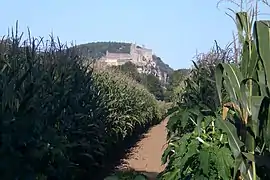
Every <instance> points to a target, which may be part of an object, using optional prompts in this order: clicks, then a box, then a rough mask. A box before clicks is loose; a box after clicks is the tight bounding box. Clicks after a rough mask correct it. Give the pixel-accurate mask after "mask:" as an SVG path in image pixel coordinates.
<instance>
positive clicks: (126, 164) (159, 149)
mask: <svg viewBox="0 0 270 180" xmlns="http://www.w3.org/2000/svg"><path fill="white" fill-rule="evenodd" d="M167 122H168V120H167V119H166V120H164V121H163V122H161V123H160V124H158V125H156V126H154V127H152V128H151V129H150V130H149V131H148V132H147V133H146V134H145V135H144V137H143V138H142V139H141V140H140V141H139V142H137V144H136V145H135V146H134V147H133V148H132V149H131V151H130V153H129V154H128V155H127V158H126V159H124V160H123V162H122V164H121V165H120V166H119V167H118V168H117V169H118V170H120V171H122V170H127V169H132V170H135V171H138V172H142V173H144V174H145V175H147V176H148V177H149V178H150V179H155V177H156V176H157V174H158V173H160V172H161V171H163V170H164V168H165V166H164V165H163V166H162V165H161V157H162V154H163V152H164V150H165V149H166V147H167V146H166V142H167V141H166V136H167V130H166V125H167Z"/></svg>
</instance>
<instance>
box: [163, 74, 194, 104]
mask: <svg viewBox="0 0 270 180" xmlns="http://www.w3.org/2000/svg"><path fill="white" fill-rule="evenodd" d="M189 72H190V70H189V69H178V70H175V71H173V73H172V74H171V75H170V77H169V81H168V85H167V87H166V91H165V92H164V100H165V101H173V99H172V98H173V97H174V92H176V91H175V90H177V89H179V87H180V86H181V84H182V82H183V81H184V79H185V78H186V77H187V76H188V75H189Z"/></svg>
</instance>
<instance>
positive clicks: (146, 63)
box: [100, 43, 168, 82]
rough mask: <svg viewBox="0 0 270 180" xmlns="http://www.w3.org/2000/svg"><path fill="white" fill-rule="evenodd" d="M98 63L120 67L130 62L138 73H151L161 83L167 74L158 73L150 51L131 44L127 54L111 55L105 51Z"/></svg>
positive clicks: (158, 70)
mask: <svg viewBox="0 0 270 180" xmlns="http://www.w3.org/2000/svg"><path fill="white" fill-rule="evenodd" d="M100 61H102V62H103V63H105V64H106V65H110V66H120V65H123V64H125V63H126V62H132V63H133V64H135V65H136V66H137V70H138V72H139V73H146V74H150V73H151V74H153V75H155V76H157V77H158V78H159V79H160V80H161V81H163V82H164V81H165V82H166V80H167V77H168V75H167V73H165V72H161V71H160V69H159V67H158V66H157V64H156V62H155V61H154V60H153V52H152V49H147V48H145V47H141V46H138V45H136V44H133V43H132V44H131V45H130V51H129V53H118V52H117V53H115V52H114V53H112V52H109V51H108V50H107V51H106V54H105V55H104V56H103V57H101V59H100Z"/></svg>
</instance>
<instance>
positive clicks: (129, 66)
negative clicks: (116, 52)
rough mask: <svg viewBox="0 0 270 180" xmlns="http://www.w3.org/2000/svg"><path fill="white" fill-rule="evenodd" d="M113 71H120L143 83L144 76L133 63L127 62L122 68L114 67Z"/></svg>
mask: <svg viewBox="0 0 270 180" xmlns="http://www.w3.org/2000/svg"><path fill="white" fill-rule="evenodd" d="M112 68H113V69H116V70H120V71H121V72H123V73H125V74H127V75H128V76H130V77H131V78H133V79H134V80H135V81H137V82H139V83H141V82H142V76H141V75H140V73H139V72H138V70H137V67H136V65H135V64H133V63H132V62H126V63H125V64H123V65H121V66H113V67H112Z"/></svg>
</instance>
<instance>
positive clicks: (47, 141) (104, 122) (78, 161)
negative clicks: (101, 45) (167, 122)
mask: <svg viewBox="0 0 270 180" xmlns="http://www.w3.org/2000/svg"><path fill="white" fill-rule="evenodd" d="M86 61H87V59H84V58H83V57H81V56H80V54H78V51H77V49H76V47H73V48H71V49H70V48H67V46H65V45H63V44H61V43H60V42H59V41H55V40H54V39H53V38H51V39H50V40H49V41H43V40H42V39H34V38H30V36H29V39H28V41H24V42H23V41H22V40H21V36H19V35H18V32H14V33H12V35H11V36H7V37H6V38H4V39H3V40H2V41H1V42H0V85H1V86H0V98H1V100H0V106H1V110H0V117H1V120H0V132H1V133H0V144H1V145H0V178H1V179H27V180H28V179H33V180H34V179H95V175H96V174H97V173H98V172H100V171H101V170H102V169H103V168H104V166H105V165H106V164H105V162H106V159H107V157H108V156H112V155H113V153H114V151H113V147H114V145H115V144H118V143H120V142H121V141H124V140H125V138H127V137H129V136H131V135H132V134H134V133H135V132H137V129H140V128H145V127H146V126H147V125H151V124H154V123H157V122H159V121H160V120H161V119H162V114H161V113H160V111H159V108H158V104H157V101H156V100H155V98H154V97H153V95H151V94H150V93H149V92H148V91H146V90H145V89H143V88H142V87H141V86H140V85H138V84H136V83H135V82H132V81H131V80H129V79H128V78H126V77H125V76H123V75H121V74H115V73H112V72H96V71H95V72H94V71H93V69H91V68H90V67H86V66H85V64H86V63H85V62H86Z"/></svg>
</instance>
